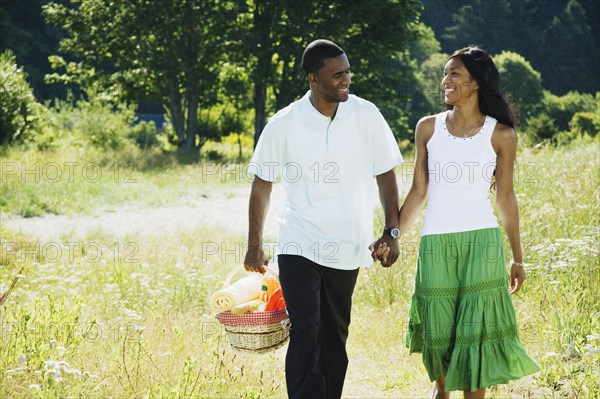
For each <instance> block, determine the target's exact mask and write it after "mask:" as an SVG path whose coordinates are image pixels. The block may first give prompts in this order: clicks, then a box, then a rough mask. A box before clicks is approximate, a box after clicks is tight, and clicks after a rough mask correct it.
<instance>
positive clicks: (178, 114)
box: [44, 0, 238, 160]
mask: <svg viewBox="0 0 600 399" xmlns="http://www.w3.org/2000/svg"><path fill="white" fill-rule="evenodd" d="M71 1H72V3H76V2H77V3H79V2H80V5H79V6H78V7H76V8H69V7H66V6H63V5H60V4H57V3H50V4H49V5H47V6H46V7H44V12H45V15H46V17H47V18H48V20H49V21H51V22H52V23H55V24H57V25H60V26H63V27H64V28H65V29H66V30H67V31H68V33H69V37H67V38H65V39H63V40H62V41H61V49H62V50H63V51H65V52H68V53H71V54H73V55H75V56H77V57H80V58H81V59H82V60H83V63H84V64H85V65H86V66H88V67H89V68H90V69H91V70H93V71H94V74H93V75H92V77H93V78H94V79H99V78H102V77H104V78H105V79H107V78H106V77H107V76H108V79H107V81H108V82H112V83H113V84H117V85H118V87H119V90H123V92H124V94H125V96H129V98H135V99H140V98H142V97H149V98H154V99H157V100H158V101H159V102H160V103H161V104H162V106H163V107H164V109H165V111H166V113H167V115H168V117H169V119H170V121H171V124H172V126H173V130H174V131H175V133H176V135H177V145H178V150H179V153H180V154H181V155H182V156H184V157H185V158H188V159H190V160H195V159H198V157H199V148H200V147H201V146H202V144H204V142H205V141H206V138H205V137H201V136H200V135H199V133H200V125H199V121H198V115H199V110H201V109H204V108H207V107H210V106H211V105H214V104H215V103H216V101H217V100H216V97H217V96H216V91H217V88H218V79H217V76H218V66H219V63H220V62H222V61H223V54H224V51H222V50H223V49H224V47H225V46H226V45H227V33H228V31H229V29H230V26H231V25H233V23H234V22H235V20H236V18H237V15H238V13H237V10H236V9H235V3H234V2H233V1H217V0H139V1H116V2H115V1H109V0H78V1H76V0H71ZM217 49H219V51H217ZM111 65H114V66H116V68H114V67H112V68H111Z"/></svg>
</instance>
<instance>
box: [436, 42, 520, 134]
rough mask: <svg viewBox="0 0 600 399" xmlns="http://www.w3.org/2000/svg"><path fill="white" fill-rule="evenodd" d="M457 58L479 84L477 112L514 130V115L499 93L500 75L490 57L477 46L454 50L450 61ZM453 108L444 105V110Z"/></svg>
mask: <svg viewBox="0 0 600 399" xmlns="http://www.w3.org/2000/svg"><path fill="white" fill-rule="evenodd" d="M455 57H458V58H460V60H461V61H462V62H463V64H465V68H467V71H469V73H470V74H471V76H472V77H473V79H475V80H476V81H477V83H478V84H479V110H480V111H481V113H482V114H484V115H489V116H491V117H494V118H495V119H496V120H497V121H498V122H500V123H504V124H505V125H508V126H510V127H512V128H513V129H514V127H515V114H514V113H513V111H512V109H511V107H510V105H508V102H507V101H506V99H505V98H504V96H503V95H502V93H501V91H500V73H499V72H498V69H497V68H496V65H495V64H494V61H493V60H492V57H491V56H490V55H489V54H488V53H487V52H486V51H485V50H484V49H482V48H480V47H478V46H470V47H465V48H462V49H460V50H456V51H455V52H454V53H452V55H451V56H450V59H452V58H455ZM452 108H454V106H452V105H449V104H446V109H452Z"/></svg>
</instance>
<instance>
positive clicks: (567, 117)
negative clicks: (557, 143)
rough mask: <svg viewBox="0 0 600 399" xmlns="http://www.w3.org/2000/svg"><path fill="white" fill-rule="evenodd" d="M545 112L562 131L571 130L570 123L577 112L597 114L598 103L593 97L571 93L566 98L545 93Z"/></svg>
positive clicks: (586, 94)
mask: <svg viewBox="0 0 600 399" xmlns="http://www.w3.org/2000/svg"><path fill="white" fill-rule="evenodd" d="M543 105H544V111H543V112H545V113H546V114H548V115H549V116H550V117H551V118H552V119H554V121H555V122H556V127H557V129H558V130H560V131H566V130H569V128H570V127H569V122H570V121H571V119H572V118H573V116H574V115H575V114H576V113H577V112H597V107H598V105H597V102H596V99H595V98H594V96H593V95H591V94H588V93H578V92H576V91H571V92H569V93H567V94H565V95H564V96H556V95H554V94H552V93H550V92H544V100H543Z"/></svg>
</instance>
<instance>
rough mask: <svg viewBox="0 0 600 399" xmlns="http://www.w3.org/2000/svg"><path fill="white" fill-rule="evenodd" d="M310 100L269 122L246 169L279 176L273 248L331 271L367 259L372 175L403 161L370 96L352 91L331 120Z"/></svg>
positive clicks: (269, 176) (365, 262)
mask: <svg viewBox="0 0 600 399" xmlns="http://www.w3.org/2000/svg"><path fill="white" fill-rule="evenodd" d="M309 98H310V91H309V92H308V93H307V94H306V95H305V96H304V97H303V98H302V99H300V100H298V101H296V102H294V103H292V104H290V105H289V106H287V107H286V108H284V109H282V110H280V111H279V112H277V114H275V115H274V116H273V117H272V118H271V119H270V120H269V123H268V124H267V126H265V128H264V130H263V132H262V134H261V136H260V139H259V140H258V143H257V146H256V150H255V152H254V156H253V157H252V162H251V164H250V167H249V170H250V171H251V172H252V173H254V174H255V175H257V176H258V177H259V178H261V179H262V180H266V181H274V180H275V178H277V177H278V176H279V175H281V177H282V181H283V187H284V191H285V194H286V199H285V202H284V204H283V206H282V208H281V211H280V213H279V218H278V221H279V245H278V252H277V253H278V254H286V255H300V256H303V257H305V258H307V259H310V260H312V261H313V262H316V263H318V264H320V265H323V266H327V267H331V268H335V269H343V270H352V269H356V268H357V267H359V266H365V265H371V264H372V258H371V253H370V251H369V248H368V246H369V244H370V243H371V242H372V241H373V205H374V204H373V199H374V191H373V190H374V188H375V179H374V176H377V175H380V174H382V173H385V172H387V171H389V170H390V169H392V168H393V167H395V166H397V165H399V164H400V163H402V156H401V154H400V150H399V149H398V144H397V143H396V140H395V139H394V136H393V134H392V131H391V129H390V127H389V126H388V124H387V122H386V121H385V119H384V118H383V116H382V115H381V113H380V112H379V110H378V109H377V107H376V106H375V105H374V104H372V103H371V102H369V101H366V100H364V99H362V98H360V97H357V96H354V95H350V97H349V99H348V100H347V101H345V102H341V103H339V106H338V109H337V112H336V115H335V117H334V118H333V120H332V121H331V123H330V120H329V118H327V117H326V116H324V115H323V114H321V113H320V112H319V111H317V110H316V109H315V108H314V107H313V105H312V104H311V102H310V99H309Z"/></svg>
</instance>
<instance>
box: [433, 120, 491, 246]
mask: <svg viewBox="0 0 600 399" xmlns="http://www.w3.org/2000/svg"><path fill="white" fill-rule="evenodd" d="M448 112H450V111H446V112H442V113H440V114H438V115H436V117H435V128H434V131H433V135H432V136H431V138H430V139H429V142H428V143H427V154H428V159H427V164H428V167H429V199H428V201H427V213H426V216H425V223H424V224H423V230H422V231H421V235H428V234H445V233H456V232H461V231H470V230H478V229H484V228H488V227H498V221H497V220H496V216H495V215H494V210H493V209H492V206H491V204H490V200H489V193H490V185H491V183H492V177H493V174H494V170H495V169H496V152H495V151H494V148H493V147H492V133H493V132H494V128H495V126H496V119H494V118H492V117H490V116H486V118H485V122H484V123H483V127H482V128H481V130H480V131H479V132H477V133H476V134H475V135H473V136H471V137H467V138H460V137H456V136H453V135H452V134H450V132H449V131H448V129H447V128H446V117H447V115H448Z"/></svg>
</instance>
